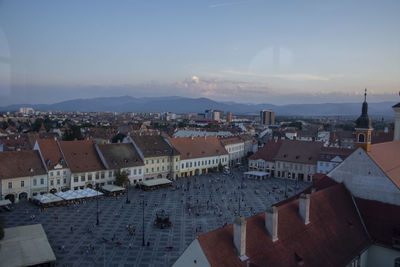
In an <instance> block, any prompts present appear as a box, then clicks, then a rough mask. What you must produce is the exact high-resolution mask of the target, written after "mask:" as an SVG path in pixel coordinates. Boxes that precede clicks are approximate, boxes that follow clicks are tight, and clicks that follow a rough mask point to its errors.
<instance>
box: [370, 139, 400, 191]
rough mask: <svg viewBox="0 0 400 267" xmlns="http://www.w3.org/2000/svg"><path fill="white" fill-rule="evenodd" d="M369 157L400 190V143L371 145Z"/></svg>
mask: <svg viewBox="0 0 400 267" xmlns="http://www.w3.org/2000/svg"><path fill="white" fill-rule="evenodd" d="M368 155H369V156H370V157H371V159H372V160H373V161H375V163H376V164H377V165H378V166H379V167H380V168H381V169H382V171H383V172H384V173H385V174H386V175H387V176H388V177H389V178H390V180H392V182H393V183H394V184H395V185H396V186H397V187H398V188H399V189H400V141H392V142H385V143H379V144H374V145H371V151H370V152H368Z"/></svg>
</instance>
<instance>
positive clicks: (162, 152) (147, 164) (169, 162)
mask: <svg viewBox="0 0 400 267" xmlns="http://www.w3.org/2000/svg"><path fill="white" fill-rule="evenodd" d="M125 142H131V143H132V144H133V145H134V147H135V148H136V151H137V152H138V153H139V155H140V157H141V159H142V160H143V162H144V177H143V179H144V180H151V179H157V178H168V179H171V180H173V179H176V178H177V177H179V160H180V154H179V152H178V151H177V150H176V149H175V148H174V147H173V146H172V145H171V144H170V143H169V142H168V140H167V139H165V138H164V137H162V136H160V135H148V136H132V137H131V136H128V137H127V138H126V139H125Z"/></svg>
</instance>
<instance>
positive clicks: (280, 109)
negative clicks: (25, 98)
mask: <svg viewBox="0 0 400 267" xmlns="http://www.w3.org/2000/svg"><path fill="white" fill-rule="evenodd" d="M394 104H395V102H379V103H369V114H370V115H371V116H376V117H377V116H384V117H393V116H394V115H393V114H394V113H393V110H392V106H393V105H394ZM20 107H32V108H33V109H35V110H41V111H83V112H95V111H111V112H144V111H154V112H162V111H170V112H174V113H201V112H204V111H205V110H206V109H218V110H223V111H225V112H226V111H232V113H233V114H249V115H250V114H259V112H260V110H263V109H267V110H268V109H270V110H273V111H275V113H276V115H277V116H283V115H297V116H330V115H341V116H346V115H349V116H357V115H359V114H360V113H361V102H360V103H325V104H290V105H273V104H241V103H236V102H217V101H213V100H211V99H208V98H186V97H177V96H171V97H144V98H135V97H131V96H120V97H99V98H91V99H73V100H68V101H62V102H59V103H55V104H35V105H30V104H18V105H10V106H6V107H0V111H14V110H19V108H20Z"/></svg>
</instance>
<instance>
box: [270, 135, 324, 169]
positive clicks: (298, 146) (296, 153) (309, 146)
mask: <svg viewBox="0 0 400 267" xmlns="http://www.w3.org/2000/svg"><path fill="white" fill-rule="evenodd" d="M322 146H323V144H322V142H310V141H299V140H287V139H285V140H282V145H281V147H280V148H279V151H278V153H277V155H276V156H275V157H274V160H279V161H286V162H296V163H304V164H314V165H315V164H317V160H318V156H319V153H320V152H321V149H322Z"/></svg>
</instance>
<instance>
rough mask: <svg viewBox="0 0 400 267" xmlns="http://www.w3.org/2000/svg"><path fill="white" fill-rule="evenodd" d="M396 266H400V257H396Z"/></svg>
mask: <svg viewBox="0 0 400 267" xmlns="http://www.w3.org/2000/svg"><path fill="white" fill-rule="evenodd" d="M394 267H400V257H398V258H395V259H394Z"/></svg>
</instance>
